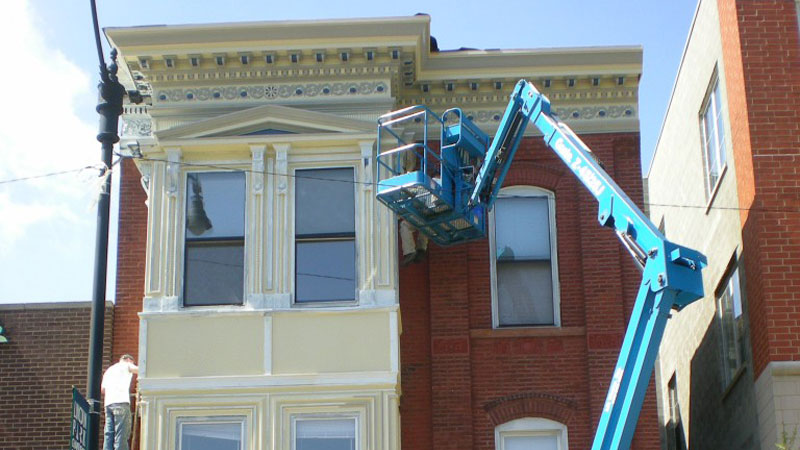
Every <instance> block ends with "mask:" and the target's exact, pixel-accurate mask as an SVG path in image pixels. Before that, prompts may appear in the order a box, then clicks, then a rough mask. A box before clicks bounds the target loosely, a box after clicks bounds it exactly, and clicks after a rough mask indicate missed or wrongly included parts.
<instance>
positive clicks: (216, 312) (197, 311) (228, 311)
mask: <svg viewBox="0 0 800 450" xmlns="http://www.w3.org/2000/svg"><path fill="white" fill-rule="evenodd" d="M399 309H400V307H399V305H397V304H392V305H376V306H371V307H370V306H368V307H362V306H358V307H355V306H328V307H320V308H308V309H302V308H299V309H298V308H290V307H287V308H286V309H283V308H271V309H253V308H250V309H248V308H245V307H243V306H238V305H222V306H207V307H204V306H192V307H191V308H181V309H178V310H175V311H164V312H162V311H144V312H140V313H139V317H140V318H141V319H146V320H180V319H184V318H186V317H209V316H211V317H215V316H220V315H225V316H231V315H242V316H253V315H268V314H271V313H273V312H280V313H282V314H283V313H291V314H312V313H313V314H319V315H323V314H329V315H332V314H333V315H335V314H342V313H348V312H353V313H361V312H370V313H382V312H396V311H398V310H399Z"/></svg>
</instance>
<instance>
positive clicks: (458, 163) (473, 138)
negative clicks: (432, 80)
mask: <svg viewBox="0 0 800 450" xmlns="http://www.w3.org/2000/svg"><path fill="white" fill-rule="evenodd" d="M413 128H421V132H422V133H421V138H422V139H421V141H418V142H417V141H412V142H407V139H406V138H404V137H403V136H402V131H406V130H408V129H413ZM401 130H402V131H401ZM432 133H435V134H433V135H432ZM387 137H388V141H389V142H391V143H392V144H395V143H396V145H395V146H393V147H391V148H389V149H385V144H384V141H385V140H387V139H386V138H387ZM432 139H436V140H437V146H438V147H439V149H438V151H436V150H434V149H433V148H432V147H431V145H432V142H431V140H432ZM488 142H489V137H488V136H487V135H486V134H485V133H483V132H482V131H481V130H480V129H479V128H478V127H477V126H475V125H474V124H472V122H470V121H469V120H467V119H466V118H465V117H463V114H462V113H461V110H459V109H453V110H448V111H447V112H445V114H443V115H442V117H439V116H438V115H436V114H435V113H433V112H432V111H430V110H429V109H428V108H426V107H424V106H412V107H410V108H405V109H401V110H399V111H395V112H392V113H389V114H386V115H384V116H381V117H380V118H379V119H378V157H377V161H378V177H379V178H378V189H377V197H378V200H380V201H381V202H383V203H384V204H385V205H386V206H388V207H389V208H391V209H392V210H394V211H395V212H397V214H398V215H399V216H400V217H401V218H402V219H404V220H407V221H408V222H409V223H411V224H412V225H414V226H415V227H416V228H417V229H419V230H420V232H422V233H425V234H426V235H427V236H428V237H429V238H430V239H432V240H433V241H434V242H436V243H437V244H439V245H451V244H455V243H459V242H464V241H468V240H472V239H477V238H481V237H484V236H486V210H485V207H484V206H483V205H468V200H469V195H470V194H471V193H472V191H473V189H474V187H475V173H476V171H477V164H478V162H479V161H480V160H482V159H483V155H484V153H485V152H486V146H487V144H488Z"/></svg>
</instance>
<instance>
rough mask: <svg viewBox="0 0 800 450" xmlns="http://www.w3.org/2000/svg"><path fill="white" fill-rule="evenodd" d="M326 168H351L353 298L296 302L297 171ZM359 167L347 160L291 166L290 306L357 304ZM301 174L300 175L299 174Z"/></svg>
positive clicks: (289, 231) (359, 277)
mask: <svg viewBox="0 0 800 450" xmlns="http://www.w3.org/2000/svg"><path fill="white" fill-rule="evenodd" d="M327 169H352V170H353V202H354V203H353V205H354V214H355V222H354V226H355V235H354V237H353V240H354V246H355V267H354V269H355V272H354V274H355V290H354V293H353V300H338V301H337V300H328V301H306V302H298V301H297V253H296V250H295V249H296V244H297V235H296V228H297V183H296V181H297V177H298V174H297V172H302V171H306V170H327ZM359 173H360V172H359V168H358V166H357V165H355V164H350V163H347V162H342V163H341V164H328V165H321V164H313V165H297V166H296V167H292V168H291V174H292V175H291V177H292V194H291V199H290V208H291V217H292V221H291V223H290V224H289V230H288V234H289V236H290V239H291V240H290V243H289V245H290V248H291V250H290V253H291V263H290V266H291V272H290V273H289V274H288V276H289V277H290V281H289V283H290V286H291V299H292V300H291V301H292V306H293V307H297V308H327V307H337V306H357V305H358V304H359V291H360V286H361V270H360V268H361V248H360V247H361V246H360V241H361V235H360V233H359V229H360V228H361V220H362V219H361V217H360V214H359V211H360V205H359V192H358V191H357V190H356V186H357V185H358V180H359ZM300 176H302V175H300Z"/></svg>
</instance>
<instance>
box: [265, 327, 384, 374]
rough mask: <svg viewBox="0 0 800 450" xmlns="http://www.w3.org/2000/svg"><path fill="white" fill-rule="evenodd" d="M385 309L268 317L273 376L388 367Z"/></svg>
mask: <svg viewBox="0 0 800 450" xmlns="http://www.w3.org/2000/svg"><path fill="white" fill-rule="evenodd" d="M390 354H391V339H390V327H389V313H387V312H379V313H375V312H371V313H351V312H348V313H333V314H325V313H320V314H317V313H308V312H304V313H302V314H297V313H294V314H292V313H287V314H276V315H275V316H274V319H273V347H272V355H273V363H272V372H273V374H276V375H278V374H285V375H289V374H317V373H337V372H362V371H388V370H390V368H391V365H390Z"/></svg>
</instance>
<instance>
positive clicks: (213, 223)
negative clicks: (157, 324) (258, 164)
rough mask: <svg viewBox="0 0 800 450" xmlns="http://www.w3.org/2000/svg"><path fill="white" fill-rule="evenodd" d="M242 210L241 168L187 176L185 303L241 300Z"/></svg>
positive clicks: (242, 280)
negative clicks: (237, 170) (239, 169)
mask: <svg viewBox="0 0 800 450" xmlns="http://www.w3.org/2000/svg"><path fill="white" fill-rule="evenodd" d="M244 211H245V176H244V173H242V172H192V173H189V174H188V175H187V181H186V216H185V217H186V219H185V221H186V239H185V247H184V277H183V280H184V285H183V304H184V306H208V305H240V304H242V303H243V299H244V294H243V293H244V229H245V227H244V224H245V212H244Z"/></svg>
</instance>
